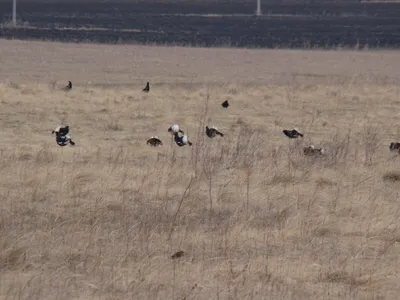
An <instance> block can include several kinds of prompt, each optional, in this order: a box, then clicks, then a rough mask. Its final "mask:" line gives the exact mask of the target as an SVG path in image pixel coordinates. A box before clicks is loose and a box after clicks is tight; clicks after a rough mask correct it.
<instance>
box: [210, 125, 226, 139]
mask: <svg viewBox="0 0 400 300" xmlns="http://www.w3.org/2000/svg"><path fill="white" fill-rule="evenodd" d="M206 135H207V136H208V137H209V138H213V137H216V136H217V135H220V136H224V134H223V133H222V132H220V131H218V129H217V127H215V126H210V127H208V126H206Z"/></svg>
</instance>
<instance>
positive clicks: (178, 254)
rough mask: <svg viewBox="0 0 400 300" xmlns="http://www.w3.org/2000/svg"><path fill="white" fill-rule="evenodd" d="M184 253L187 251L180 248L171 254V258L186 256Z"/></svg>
mask: <svg viewBox="0 0 400 300" xmlns="http://www.w3.org/2000/svg"><path fill="white" fill-rule="evenodd" d="M184 255H185V252H183V251H182V250H180V251H178V252H176V253H174V254H173V255H172V256H171V258H172V259H177V258H179V257H182V256H184Z"/></svg>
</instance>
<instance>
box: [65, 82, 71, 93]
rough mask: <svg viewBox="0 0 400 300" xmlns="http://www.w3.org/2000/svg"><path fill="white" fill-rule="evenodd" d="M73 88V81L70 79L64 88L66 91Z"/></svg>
mask: <svg viewBox="0 0 400 300" xmlns="http://www.w3.org/2000/svg"><path fill="white" fill-rule="evenodd" d="M71 89H72V82H71V81H68V85H67V86H65V87H64V88H63V90H64V91H69V90H71Z"/></svg>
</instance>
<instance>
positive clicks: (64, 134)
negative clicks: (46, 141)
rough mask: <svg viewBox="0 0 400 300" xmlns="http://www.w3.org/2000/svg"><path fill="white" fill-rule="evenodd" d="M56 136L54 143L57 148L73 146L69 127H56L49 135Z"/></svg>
mask: <svg viewBox="0 0 400 300" xmlns="http://www.w3.org/2000/svg"><path fill="white" fill-rule="evenodd" d="M54 133H55V134H56V142H57V144H58V145H59V146H66V145H68V144H71V145H72V146H74V145H75V142H74V141H73V140H72V139H71V135H70V130H69V126H68V125H67V126H65V127H61V126H58V127H57V128H56V129H54V130H53V131H52V132H51V134H54Z"/></svg>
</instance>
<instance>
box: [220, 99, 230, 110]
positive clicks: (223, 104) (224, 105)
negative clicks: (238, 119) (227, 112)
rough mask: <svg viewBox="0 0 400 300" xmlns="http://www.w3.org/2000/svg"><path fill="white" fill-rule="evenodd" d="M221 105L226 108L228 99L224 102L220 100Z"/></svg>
mask: <svg viewBox="0 0 400 300" xmlns="http://www.w3.org/2000/svg"><path fill="white" fill-rule="evenodd" d="M221 105H222V107H224V108H228V107H229V102H228V100H225V101H224V102H222V104H221Z"/></svg>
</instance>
